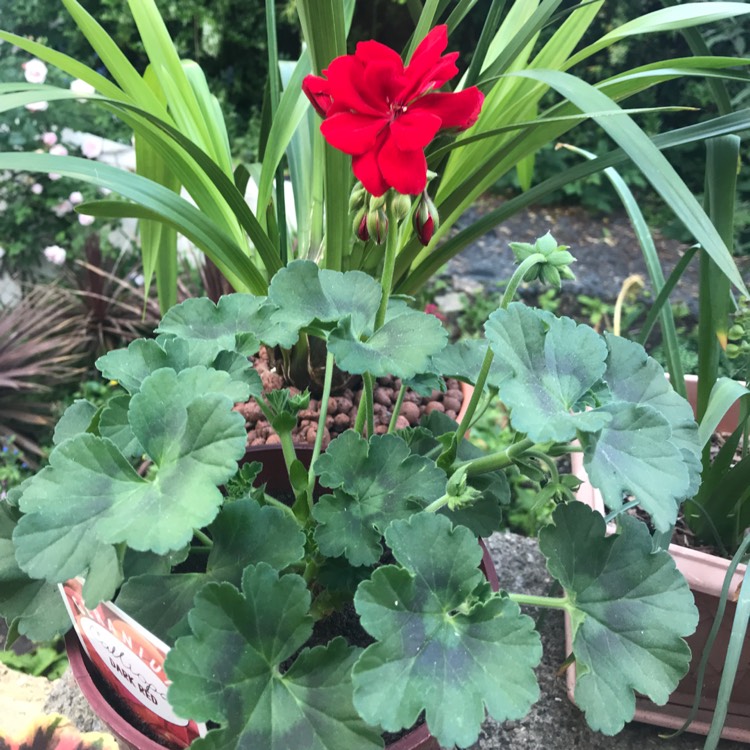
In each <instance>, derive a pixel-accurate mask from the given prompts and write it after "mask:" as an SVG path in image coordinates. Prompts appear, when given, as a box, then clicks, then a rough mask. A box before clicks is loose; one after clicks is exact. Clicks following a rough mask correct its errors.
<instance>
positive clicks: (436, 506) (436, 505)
mask: <svg viewBox="0 0 750 750" xmlns="http://www.w3.org/2000/svg"><path fill="white" fill-rule="evenodd" d="M450 497H451V496H450V495H448V494H445V495H443V496H442V497H439V498H438V499H437V500H433V501H432V502H431V503H430V504H429V505H428V506H426V507H425V508H424V512H425V513H436V512H437V511H439V510H440V509H441V508H442V507H443V506H445V505H448V501H449V500H450Z"/></svg>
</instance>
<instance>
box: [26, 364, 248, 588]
mask: <svg viewBox="0 0 750 750" xmlns="http://www.w3.org/2000/svg"><path fill="white" fill-rule="evenodd" d="M201 369H203V373H200V372H197V371H200V370H201ZM228 379H229V376H228V375H227V374H226V373H219V372H217V371H211V370H206V369H205V368H192V369H190V370H186V371H184V372H182V373H179V374H177V373H175V372H174V371H173V370H170V369H166V368H165V369H162V370H158V371H157V372H155V373H154V374H152V375H150V376H149V377H148V378H146V380H144V381H143V385H142V387H141V390H140V392H139V393H137V394H136V395H134V396H133V397H132V398H131V402H130V409H129V421H130V425H131V428H132V430H133V435H134V437H135V438H136V439H137V440H138V441H139V443H140V444H141V445H142V446H143V449H144V451H145V452H146V453H147V454H148V456H149V457H150V458H151V460H152V461H153V462H154V464H155V466H154V468H153V471H152V473H151V474H150V475H149V478H148V479H144V478H142V477H140V476H139V475H138V474H137V473H136V472H135V470H134V469H133V467H132V466H131V465H130V463H128V461H127V460H126V459H125V458H124V457H123V455H122V454H121V453H120V452H119V451H118V450H117V448H116V447H115V445H114V443H112V442H111V441H110V440H108V439H106V438H100V437H95V436H93V435H88V434H84V435H78V436H77V437H74V438H72V439H70V440H68V441H66V442H64V443H62V444H61V445H60V446H58V447H57V448H56V449H55V450H54V451H53V452H52V454H51V455H50V464H49V466H48V467H46V468H45V469H43V470H42V471H41V472H40V473H39V474H37V475H36V476H35V477H34V478H33V480H32V481H30V482H29V483H28V484H27V485H26V486H25V488H24V491H23V494H22V496H21V500H20V505H21V509H22V510H23V511H24V513H26V515H25V516H24V517H23V518H22V519H21V521H20V522H19V526H18V529H17V531H16V537H15V538H16V542H17V544H18V561H19V564H20V565H21V566H22V567H23V569H24V570H26V571H27V572H28V573H29V574H30V575H33V576H36V577H39V578H47V579H48V580H51V581H63V580H66V579H67V578H71V577H73V576H76V575H79V574H83V573H84V572H85V571H86V570H87V569H88V568H89V567H92V569H93V561H94V560H95V559H96V558H97V557H98V556H99V555H102V554H105V552H104V551H103V549H105V548H106V549H107V550H113V548H112V547H111V545H113V544H118V543H121V542H125V543H126V544H127V545H128V546H129V547H132V548H133V549H136V550H151V551H153V552H156V553H158V554H163V553H165V552H168V551H170V550H175V549H180V548H181V547H183V546H184V545H185V544H186V543H187V542H188V541H189V540H190V539H191V538H192V536H193V529H194V528H202V527H203V526H206V525H208V524H209V523H210V522H211V521H212V520H213V519H214V517H215V516H216V514H217V512H218V509H219V506H220V505H221V502H222V495H221V492H220V490H219V489H218V486H219V485H221V484H223V483H224V482H226V481H227V480H228V479H229V478H230V477H231V476H232V475H233V474H234V473H235V472H236V470H237V460H238V459H239V458H240V457H241V456H242V455H243V454H244V451H245V440H246V434H245V424H244V419H243V418H242V416H241V415H240V414H238V413H237V412H234V411H233V410H232V405H233V403H232V401H231V399H230V398H228V397H227V396H226V395H223V394H222V393H221V392H220V391H221V389H222V388H223V387H224V386H225V384H226V382H227V380H228ZM214 385H216V386H217V389H218V390H219V392H212V387H213V386H214ZM61 497H62V498H65V505H64V506H63V507H64V511H65V512H64V513H61V512H60V509H61V506H60V498H61Z"/></svg>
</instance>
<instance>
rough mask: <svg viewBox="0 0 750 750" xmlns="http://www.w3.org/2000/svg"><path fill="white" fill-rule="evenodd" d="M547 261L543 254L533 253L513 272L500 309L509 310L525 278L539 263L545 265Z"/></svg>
mask: <svg viewBox="0 0 750 750" xmlns="http://www.w3.org/2000/svg"><path fill="white" fill-rule="evenodd" d="M545 260H546V259H545V257H544V256H543V255H542V254H541V253H533V254H532V255H529V257H528V258H525V259H524V260H523V261H522V262H521V263H519V265H518V266H517V267H516V270H515V271H513V275H512V276H511V277H510V281H509V282H508V286H507V287H506V288H505V294H503V298H502V299H501V300H500V307H501V308H502V309H503V310H507V309H508V305H509V304H510V303H511V302H512V301H513V297H515V296H516V290H517V289H518V287H519V286H520V284H521V282H522V281H523V277H524V276H526V274H527V272H528V271H529V269H530V268H533V267H534V266H535V265H536V264H537V263H543V262H544V261H545Z"/></svg>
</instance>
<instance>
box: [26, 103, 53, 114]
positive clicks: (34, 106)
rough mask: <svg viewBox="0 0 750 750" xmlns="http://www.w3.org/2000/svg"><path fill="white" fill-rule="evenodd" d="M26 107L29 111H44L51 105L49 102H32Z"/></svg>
mask: <svg viewBox="0 0 750 750" xmlns="http://www.w3.org/2000/svg"><path fill="white" fill-rule="evenodd" d="M25 107H26V109H28V110H29V112H44V110H45V109H47V107H49V104H47V102H31V104H26V105H25Z"/></svg>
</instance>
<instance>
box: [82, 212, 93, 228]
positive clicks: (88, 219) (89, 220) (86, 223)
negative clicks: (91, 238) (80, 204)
mask: <svg viewBox="0 0 750 750" xmlns="http://www.w3.org/2000/svg"><path fill="white" fill-rule="evenodd" d="M78 223H79V224H80V225H81V226H82V227H90V226H91V225H92V224H93V223H94V217H93V216H87V215H86V214H78Z"/></svg>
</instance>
